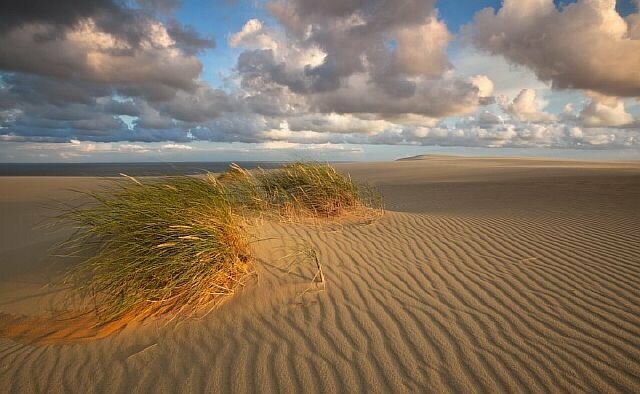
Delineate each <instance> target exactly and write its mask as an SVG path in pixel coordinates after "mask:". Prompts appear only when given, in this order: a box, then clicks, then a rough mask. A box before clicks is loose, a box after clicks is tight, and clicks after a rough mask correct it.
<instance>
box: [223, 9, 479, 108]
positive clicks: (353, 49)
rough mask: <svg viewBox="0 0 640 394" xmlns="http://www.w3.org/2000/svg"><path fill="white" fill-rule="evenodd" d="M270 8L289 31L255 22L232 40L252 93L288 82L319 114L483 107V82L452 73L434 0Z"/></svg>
mask: <svg viewBox="0 0 640 394" xmlns="http://www.w3.org/2000/svg"><path fill="white" fill-rule="evenodd" d="M267 8H268V9H269V10H270V12H271V13H272V15H273V16H274V17H275V18H276V20H278V21H279V23H280V24H281V26H282V27H283V28H284V30H283V31H278V30H274V29H271V28H269V27H268V26H265V24H264V23H263V22H261V21H258V20H250V21H249V22H247V24H245V26H244V27H243V28H242V30H241V31H240V32H238V33H236V34H234V35H232V36H231V37H230V39H229V43H230V44H231V45H232V46H240V47H243V48H245V51H244V52H243V53H242V54H241V55H240V57H239V59H238V64H237V67H236V70H237V72H238V75H239V77H240V79H241V81H242V87H243V88H244V89H245V91H246V92H247V94H248V95H250V96H259V95H264V94H273V93H274V92H277V93H282V90H278V89H277V88H280V87H282V88H286V90H287V91H288V92H290V93H293V94H295V95H298V96H300V97H298V100H299V101H301V102H303V103H304V104H303V105H306V106H308V109H309V110H312V111H319V112H322V113H342V114H376V115H377V116H378V118H379V119H385V118H388V117H389V116H397V115H399V114H420V115H425V116H428V117H444V116H449V115H454V114H461V113H468V112H471V111H473V110H474V109H475V108H476V107H477V106H478V105H479V104H480V98H481V94H480V90H481V87H478V86H477V85H476V84H474V83H472V82H471V81H468V80H466V79H463V78H459V77H456V76H455V75H454V73H453V72H452V65H451V64H450V62H449V60H448V57H447V54H446V48H447V46H448V44H449V42H450V41H451V38H452V37H451V34H450V33H449V31H448V29H447V26H446V24H445V23H444V22H443V21H441V20H439V19H438V16H437V12H436V11H435V9H434V6H433V2H431V1H424V0H403V1H401V2H397V1H390V0H375V1H369V2H363V1H347V2H343V1H323V2H316V1H308V0H295V1H286V2H285V1H278V0H276V1H271V2H269V3H268V4H267ZM485 85H486V84H485Z"/></svg>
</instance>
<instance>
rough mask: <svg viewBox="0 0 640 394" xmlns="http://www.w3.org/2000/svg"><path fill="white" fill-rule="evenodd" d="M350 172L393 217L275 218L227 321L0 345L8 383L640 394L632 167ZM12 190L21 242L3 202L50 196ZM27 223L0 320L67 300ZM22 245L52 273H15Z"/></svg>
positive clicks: (490, 163)
mask: <svg viewBox="0 0 640 394" xmlns="http://www.w3.org/2000/svg"><path fill="white" fill-rule="evenodd" d="M342 168H343V169H344V170H348V171H349V172H351V173H352V175H353V176H354V177H356V178H359V179H367V180H369V181H371V182H373V183H375V184H377V185H378V186H379V187H380V188H381V190H382V191H383V193H384V194H385V196H386V198H387V206H388V208H389V209H390V212H388V213H387V215H386V216H385V217H384V218H383V219H381V220H379V221H377V222H375V223H373V224H370V225H359V226H354V225H346V226H345V227H343V228H337V227H335V226H333V227H331V228H323V229H317V228H313V227H309V226H304V225H283V224H273V223H263V224H262V225H261V226H259V231H258V232H259V237H260V239H262V240H261V241H259V242H256V243H255V245H256V253H257V255H258V258H259V261H258V263H257V270H258V277H257V279H256V280H254V282H253V283H252V284H251V285H250V286H248V287H247V288H246V289H245V290H243V292H242V293H241V294H239V295H238V296H237V297H235V298H233V299H232V300H230V301H229V302H228V303H226V304H225V305H223V306H222V307H221V308H220V309H218V310H215V311H213V312H212V313H210V314H209V315H208V316H206V317H204V318H202V319H200V320H189V321H185V322H181V323H180V324H177V325H176V324H166V323H163V324H160V322H153V323H149V324H146V325H145V326H143V327H127V328H125V329H124V330H123V331H121V332H118V333H117V334H114V335H112V336H109V337H107V338H105V339H102V340H87V341H84V342H79V343H71V344H53V345H47V346H33V345H29V344H25V343H23V342H20V341H18V342H16V341H14V340H12V339H9V338H2V339H0V363H1V364H0V385H1V387H6V388H8V389H9V390H10V391H14V392H32V391H54V392H55V391H58V392H72V391H76V392H88V391H98V392H113V391H117V392H131V391H144V392H185V391H192V392H202V391H208V392H211V391H216V392H218V391H220V392H246V391H261V392H265V391H267V392H274V391H279V392H301V391H304V392H321V391H324V392H327V391H329V392H337V391H346V390H347V389H349V391H362V392H424V391H456V392H507V391H509V392H514V391H522V392H528V391H531V392H548V391H554V392H557V391H564V392H576V391H577V392H594V391H597V392H633V391H638V390H640V286H638V283H640V209H638V202H639V201H640V165H639V164H638V163H632V162H630V163H580V162H552V161H538V160H516V159H460V158H452V157H437V158H427V159H424V160H414V161H403V162H394V163H375V164H351V165H344V166H343V167H342ZM42 181H43V182H44V183H43V184H45V185H47V186H46V187H45V188H44V189H43V190H60V183H61V182H62V181H61V180H60V179H57V180H54V181H52V180H44V179H42ZM78 181H79V180H74V179H68V180H66V181H65V182H71V183H74V182H78ZM12 182H13V183H12ZM15 182H17V181H16V180H10V179H2V180H0V185H1V186H0V187H1V188H2V191H3V193H2V196H3V197H2V198H3V201H2V207H3V208H2V209H3V220H2V233H3V235H5V234H8V233H9V232H13V233H15V231H12V230H10V229H11V228H12V224H11V223H10V222H9V221H8V220H6V218H7V216H5V212H8V211H5V209H7V208H6V207H8V206H11V211H12V212H13V213H12V214H11V215H15V216H8V218H10V219H11V220H18V219H17V218H21V217H24V215H25V214H26V213H27V208H28V207H29V206H31V207H32V206H33V205H32V204H33V203H34V201H41V200H42V199H44V198H45V197H47V196H50V195H51V194H52V193H58V192H53V191H47V192H46V193H42V192H41V191H40V192H37V193H36V192H35V191H34V192H33V193H32V194H29V196H22V197H21V198H20V199H14V200H19V201H24V200H25V198H27V197H28V198H29V201H31V203H26V202H24V203H22V202H13V203H10V202H8V201H7V200H8V199H10V197H7V196H9V195H12V194H13V193H17V192H18V191H17V190H16V189H13V188H15ZM47 182H48V183H47ZM56 182H58V183H56ZM82 182H88V181H87V180H82ZM63 183H64V182H63ZM65 184H66V183H65ZM47 187H48V188H49V189H47ZM23 190H24V189H23ZM59 193H61V192H59ZM61 196H62V197H61V198H64V196H66V195H65V194H64V193H62V194H61ZM11 204H13V205H11ZM15 204H25V205H22V206H21V208H16V205H15ZM29 204H31V205H29ZM20 209H22V211H20ZM31 212H32V214H33V215H34V216H38V215H37V214H35V213H33V212H36V213H37V212H39V211H31ZM25 220H26V219H25ZM29 220H35V218H33V219H29ZM29 220H26V222H25V223H23V226H22V227H20V229H19V231H20V232H21V235H20V234H18V235H15V234H14V235H13V236H14V242H13V244H14V245H13V247H12V248H10V247H9V246H10V245H8V244H7V243H4V244H2V254H0V256H2V260H1V261H0V274H1V275H2V276H0V297H1V298H0V312H3V313H10V314H16V313H24V314H28V315H38V314H40V315H42V314H43V313H46V311H47V308H50V307H52V305H55V300H59V299H60V298H61V297H64V294H65V292H64V291H57V292H44V291H43V290H42V288H41V285H42V284H43V283H46V281H47V277H46V276H47V275H44V274H42V272H49V271H41V270H40V268H39V267H40V266H44V265H45V264H46V262H45V261H46V259H43V258H42V254H38V253H41V252H38V251H37V248H36V246H35V244H34V243H33V242H42V243H43V244H46V243H47V242H51V241H52V239H53V238H45V237H42V236H41V237H42V238H38V236H36V235H37V234H42V233H41V232H38V231H33V230H31V229H29V228H28V221H29ZM19 239H34V240H35V241H28V242H27V241H24V243H23V244H20V243H19V242H18V240H19ZM38 240H39V241H38ZM25 245H26V246H25ZM41 246H42V245H40V247H41ZM305 247H313V248H314V249H316V250H317V252H318V254H319V257H320V261H321V264H322V266H323V270H324V274H325V276H326V289H325V290H324V291H319V289H318V288H317V286H316V287H311V291H307V292H306V293H304V292H305V291H306V290H308V289H309V288H310V283H309V282H310V280H311V278H312V277H313V275H314V273H315V271H314V266H313V264H311V263H310V262H308V261H307V262H304V261H301V262H299V263H298V264H295V265H294V267H293V269H292V270H290V271H291V272H288V270H287V268H286V266H287V264H288V263H290V262H291V259H290V258H289V259H287V258H285V259H283V258H282V257H283V256H286V255H288V254H291V253H292V252H295V251H296V250H299V249H301V248H305ZM21 248H22V249H21ZM27 249H30V250H31V251H32V252H31V253H32V255H31V258H34V255H33V254H37V256H35V257H38V258H41V260H39V262H36V263H32V264H31V265H20V266H21V267H26V268H22V269H17V268H15V264H14V263H15V262H19V263H20V264H25V263H26V262H27V261H26V260H25V257H24V256H26V254H25V253H26V252H27ZM34 250H35V252H34ZM11 259H13V260H11ZM48 275H53V274H52V273H50V274H48ZM303 293H304V295H303ZM0 321H1V319H0ZM14 339H15V338H14Z"/></svg>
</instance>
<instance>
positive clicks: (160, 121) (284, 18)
mask: <svg viewBox="0 0 640 394" xmlns="http://www.w3.org/2000/svg"><path fill="white" fill-rule="evenodd" d="M14 3H15V2H14ZM36 3H38V4H36ZM434 3H435V1H431V0H400V1H398V0H395V1H394V0H366V1H365V0H327V1H315V0H287V1H284V0H270V1H268V2H267V3H266V9H267V10H268V12H270V13H271V16H272V17H273V18H266V19H265V20H268V21H269V22H268V23H267V22H264V21H261V20H258V19H251V20H248V21H247V22H246V23H245V24H244V26H243V27H242V28H241V29H240V30H239V31H237V32H232V34H229V35H228V36H227V39H228V43H229V46H231V47H235V48H237V52H239V55H238V58H237V61H236V63H235V66H234V68H233V69H232V70H229V74H228V75H226V76H225V78H226V79H225V80H226V81H227V82H228V84H227V85H225V89H224V90H222V89H216V88H214V87H212V86H211V85H210V84H209V83H207V82H205V81H204V80H202V78H201V75H202V71H203V64H202V61H201V59H200V58H199V57H198V55H199V53H200V52H201V51H202V50H205V49H207V48H212V47H213V46H214V42H213V40H211V39H208V38H206V37H202V36H201V35H200V34H199V33H198V32H197V31H196V30H194V29H193V28H190V27H188V26H184V25H182V24H180V23H179V22H177V21H176V20H175V19H174V18H175V17H176V14H175V11H176V9H177V7H178V6H179V1H178V0H137V1H128V2H121V1H119V0H83V1H76V0H65V1H60V2H51V4H50V5H49V4H48V3H47V4H40V2H32V1H27V2H23V3H22V4H25V5H24V6H17V5H16V4H17V3H15V4H13V5H10V6H9V7H7V8H6V11H7V12H4V11H5V10H3V14H2V15H0V70H1V73H0V141H3V142H15V143H16V144H21V143H22V142H19V141H23V142H24V141H30V142H32V143H33V144H34V145H33V146H34V147H37V146H44V145H41V144H50V143H58V144H59V145H60V146H61V147H64V152H65V154H67V155H69V157H75V156H78V155H86V154H88V153H90V152H102V153H105V154H107V153H110V152H113V153H123V154H124V153H141V154H143V153H144V154H146V153H160V152H167V154H180V155H181V154H194V153H196V154H197V153H199V152H201V150H200V149H199V148H196V146H198V141H215V142H242V143H251V144H254V145H253V146H254V148H255V149H258V150H264V151H267V150H270V149H276V150H278V151H283V150H284V151H286V150H305V151H316V152H319V153H321V152H343V153H357V150H351V148H345V147H346V146H349V145H353V144H403V145H442V146H493V147H588V148H606V147H628V146H634V147H637V146H638V144H639V142H638V141H639V137H640V136H639V135H638V134H639V133H640V132H639V131H638V129H640V127H638V126H639V125H640V122H639V121H638V119H634V116H636V115H634V114H635V113H636V112H634V111H636V110H635V109H634V108H632V105H630V104H629V103H630V101H629V100H627V101H625V100H624V99H621V98H620V97H617V96H625V95H626V96H633V95H636V96H637V95H638V94H637V90H636V89H637V86H636V85H638V84H639V83H638V81H637V80H636V79H634V78H636V77H637V76H638V74H637V73H635V74H634V73H633V71H629V70H633V68H630V66H633V65H634V64H635V63H633V62H634V61H636V60H637V59H636V58H637V56H636V57H634V56H635V52H634V51H633V50H634V49H635V45H636V44H635V43H636V42H637V40H638V39H640V27H639V26H640V24H639V21H640V14H632V15H629V16H628V17H626V19H623V22H624V26H623V25H622V24H621V23H620V20H621V19H620V18H619V16H618V15H617V14H616V13H615V11H614V10H613V8H612V7H611V4H610V3H611V2H610V1H606V0H598V1H596V0H579V1H578V2H577V3H575V4H573V5H570V6H567V7H564V8H562V9H557V8H556V7H555V6H553V3H552V1H551V0H548V1H547V0H537V1H532V0H522V1H518V2H516V1H513V0H506V1H505V2H504V6H503V8H502V9H501V10H500V11H499V12H498V13H497V14H496V13H494V12H493V11H491V10H489V11H483V12H482V13H480V14H479V15H478V16H477V18H476V21H475V23H474V25H473V26H472V27H469V28H468V29H467V32H466V33H465V34H472V36H473V35H475V36H477V37H475V36H474V37H473V38H472V39H473V40H474V42H475V43H476V45H477V46H478V47H480V48H483V49H485V50H486V51H487V52H490V53H493V54H496V55H501V56H504V57H505V58H506V59H508V60H509V61H510V62H511V63H516V64H520V65H524V66H526V67H529V68H530V69H531V70H533V71H534V72H535V74H536V75H538V77H540V78H541V79H543V80H546V81H551V82H553V85H554V86H555V87H575V88H581V89H589V93H588V94H589V96H588V99H586V100H585V102H584V104H583V105H579V104H576V105H575V107H576V108H573V107H570V108H567V109H566V111H564V112H562V113H560V114H556V113H557V112H559V111H557V100H556V102H552V105H547V102H546V101H544V100H542V99H541V98H540V97H547V94H545V95H544V96H543V95H541V94H539V93H540V92H542V91H544V90H545V89H547V88H548V87H547V86H546V85H544V84H539V83H533V82H532V81H528V82H527V81H524V82H523V79H522V78H521V77H520V76H519V74H518V76H517V77H516V78H513V77H509V78H510V79H509V78H507V77H505V76H504V75H501V74H504V73H503V72H502V71H501V70H503V69H506V68H508V65H507V64H506V62H505V61H504V60H501V62H502V63H500V64H499V65H500V67H501V68H500V67H499V69H498V70H496V67H495V64H494V63H492V62H488V63H487V64H486V65H485V66H483V67H479V66H478V63H479V62H478V59H481V57H479V56H485V57H486V58H490V56H489V55H477V54H473V56H470V57H469V59H468V60H467V63H472V65H473V66H474V67H471V66H469V64H467V65H464V64H463V65H462V69H463V70H462V71H461V70H457V69H456V67H455V64H452V61H451V59H450V58H449V54H450V53H451V52H454V51H450V50H449V49H450V44H451V42H452V40H455V37H454V36H453V35H452V34H451V33H450V31H449V29H448V28H447V25H446V23H445V21H443V20H442V19H441V18H440V17H439V15H438V13H437V10H436V8H435V4H434ZM612 10H613V11H612ZM570 16H571V18H570ZM603 18H608V19H606V20H605V19H603ZM625 26H626V27H625ZM623 27H624V29H623ZM469 32H471V33H469ZM587 43H589V45H587ZM607 46H609V47H610V48H607ZM565 52H566V53H565ZM623 55H624V56H623ZM491 58H494V59H495V58H497V57H495V56H494V57H491ZM574 58H575V59H577V60H575V59H574ZM43 59H46V61H44V60H43ZM458 59H460V57H458ZM500 59H501V58H500ZM593 59H597V61H593ZM574 60H575V61H574ZM614 65H615V66H616V67H618V68H615V67H613V66H614ZM636 69H640V67H636ZM529 75H532V73H531V72H529ZM530 79H531V78H530ZM534 82H535V81H534ZM505 86H506V87H507V89H506V90H505ZM638 86H640V85H638ZM516 89H517V90H516ZM505 92H507V94H508V95H509V98H506V97H504V96H502V95H501V94H505ZM596 92H599V93H596ZM625 104H626V105H625ZM121 141H122V142H121ZM146 143H151V144H146ZM21 146H22V145H21ZM149 146H153V148H150V147H149ZM180 152H182V153H180ZM74 155H75V156H74Z"/></svg>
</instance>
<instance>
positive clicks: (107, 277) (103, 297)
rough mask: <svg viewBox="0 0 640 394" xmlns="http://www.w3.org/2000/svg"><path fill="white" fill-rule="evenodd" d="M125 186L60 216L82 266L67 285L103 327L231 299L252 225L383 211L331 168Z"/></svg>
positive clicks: (247, 254)
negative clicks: (84, 297)
mask: <svg viewBox="0 0 640 394" xmlns="http://www.w3.org/2000/svg"><path fill="white" fill-rule="evenodd" d="M125 176H126V175H125ZM126 177H127V178H128V179H127V180H120V181H116V184H115V185H113V186H112V187H109V188H107V189H105V190H103V191H101V192H96V193H84V194H86V195H88V196H89V197H90V202H89V203H87V204H86V205H83V206H81V207H74V208H71V209H69V210H67V211H66V212H64V213H63V214H62V216H61V218H62V219H63V220H66V221H70V222H72V223H73V225H74V227H75V228H76V232H75V233H74V234H73V236H72V237H71V238H70V239H69V241H68V242H67V243H66V244H65V245H63V246H64V247H65V249H67V251H69V252H70V253H67V254H71V255H80V256H82V257H83V258H84V260H83V261H82V262H81V263H80V264H79V265H78V266H77V267H76V268H74V269H73V270H72V271H71V272H70V273H69V274H68V275H67V276H66V280H67V282H73V283H75V284H76V285H77V288H78V289H79V290H81V293H84V294H88V295H91V296H92V298H93V299H94V305H95V310H96V313H97V314H98V317H99V319H100V320H101V321H104V322H106V321H114V320H117V319H121V318H123V317H125V316H133V317H135V318H145V317H149V316H155V315H160V314H168V313H180V312H183V311H190V312H196V311H198V310H199V309H201V308H203V307H205V306H207V305H212V304H214V305H215V304H216V303H217V302H218V301H220V300H222V299H223V298H224V297H225V296H227V295H230V294H233V293H234V292H235V291H236V290H237V289H238V287H239V286H242V285H243V284H244V283H245V281H246V279H247V278H248V276H249V275H250V274H251V272H252V270H251V263H252V256H251V250H250V247H249V244H250V241H249V240H250V236H251V234H250V233H249V232H248V226H249V225H250V224H251V221H252V220H255V219H256V218H259V217H263V216H267V217H270V218H276V219H285V220H288V219H299V218H313V219H316V218H337V217H341V216H344V215H347V214H349V215H352V214H354V213H355V212H360V211H363V210H364V211H366V212H369V213H370V214H368V215H369V216H372V215H377V214H379V213H381V212H382V202H381V201H382V200H381V198H380V197H379V194H377V193H375V192H373V191H372V190H371V189H369V188H368V187H366V186H361V185H358V184H356V183H355V182H353V181H352V180H351V178H350V177H349V176H345V175H342V174H340V173H339V172H338V171H336V170H335V169H334V168H333V167H331V166H330V165H328V164H320V163H293V164H289V165H285V166H283V167H282V168H279V169H275V170H256V171H247V170H245V169H243V168H241V167H240V166H237V165H235V164H234V165H232V166H231V168H230V169H229V170H228V171H227V172H225V173H223V174H221V175H220V176H218V177H217V178H216V177H215V176H213V175H212V174H207V175H206V176H203V177H189V176H183V177H170V178H159V179H152V180H145V181H144V182H141V181H140V180H138V179H136V178H133V177H129V176H126ZM371 212H373V213H372V214H371Z"/></svg>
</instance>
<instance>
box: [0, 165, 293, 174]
mask: <svg viewBox="0 0 640 394" xmlns="http://www.w3.org/2000/svg"><path fill="white" fill-rule="evenodd" d="M231 163H232V162H231V161H219V162H169V163H162V162H147V163H2V164H0V176H72V177H82V176H90V177H111V176H119V175H120V174H121V173H124V174H127V175H131V176H175V175H197V174H202V173H205V172H222V171H224V170H226V169H227V168H228V167H229V165H230V164H231ZM237 163H238V164H240V165H241V166H242V167H243V168H249V169H252V168H258V167H261V168H267V169H268V168H275V167H278V166H280V165H281V164H283V163H284V162H273V161H238V162H237Z"/></svg>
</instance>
